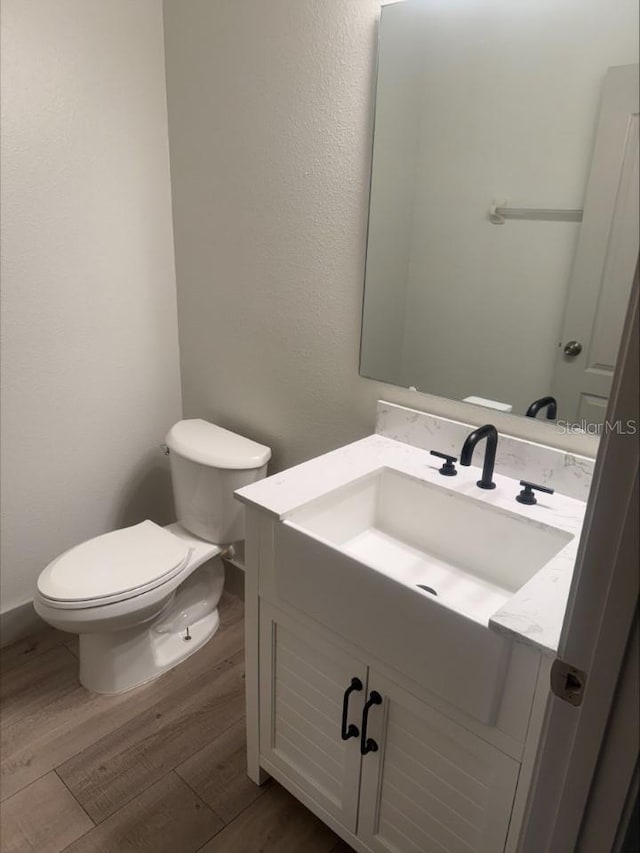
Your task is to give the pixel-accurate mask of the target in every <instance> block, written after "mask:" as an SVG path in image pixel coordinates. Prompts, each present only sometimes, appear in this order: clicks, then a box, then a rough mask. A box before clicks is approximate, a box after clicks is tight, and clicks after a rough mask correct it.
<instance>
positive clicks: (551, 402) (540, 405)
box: [525, 397, 558, 421]
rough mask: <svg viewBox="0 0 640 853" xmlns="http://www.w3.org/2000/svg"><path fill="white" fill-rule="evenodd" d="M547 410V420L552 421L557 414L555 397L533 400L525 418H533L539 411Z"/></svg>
mask: <svg viewBox="0 0 640 853" xmlns="http://www.w3.org/2000/svg"><path fill="white" fill-rule="evenodd" d="M544 408H546V409H547V420H549V421H554V420H555V419H556V414H557V413H558V401H557V400H556V398H555V397H540V399H539V400H534V401H533V403H532V404H531V405H530V406H529V408H528V409H527V411H526V414H525V417H527V418H535V416H536V415H537V414H538V412H539V411H540V409H544Z"/></svg>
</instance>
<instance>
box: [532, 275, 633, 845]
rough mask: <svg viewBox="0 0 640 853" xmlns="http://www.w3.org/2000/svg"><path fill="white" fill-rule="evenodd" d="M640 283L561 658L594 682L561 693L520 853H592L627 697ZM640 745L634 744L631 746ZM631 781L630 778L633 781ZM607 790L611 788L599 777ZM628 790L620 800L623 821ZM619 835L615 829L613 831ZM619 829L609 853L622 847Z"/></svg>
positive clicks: (553, 703)
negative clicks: (568, 696) (591, 816)
mask: <svg viewBox="0 0 640 853" xmlns="http://www.w3.org/2000/svg"><path fill="white" fill-rule="evenodd" d="M639 290H640V284H639V281H638V274H637V272H636V277H635V281H634V284H633V288H632V294H631V300H630V305H629V312H628V315H627V320H626V324H625V329H624V331H623V335H622V342H621V346H620V355H619V358H618V365H617V367H616V373H615V376H614V382H613V387H612V391H611V399H610V402H609V407H608V410H607V418H608V420H609V421H610V422H611V423H612V424H614V425H615V426H614V429H613V430H611V431H607V432H605V434H604V436H603V438H602V440H601V443H600V451H599V454H598V459H597V462H596V468H595V471H594V479H593V485H592V487H591V495H590V497H589V504H588V507H587V513H586V516H585V524H584V531H583V535H582V541H581V543H580V549H579V552H578V558H577V562H576V568H575V571H574V575H573V580H572V584H571V593H570V596H569V604H568V607H567V614H566V617H565V621H564V625H563V630H562V635H561V638H560V645H559V649H558V657H559V659H561V660H562V661H564V662H566V663H567V664H569V665H571V666H572V667H575V668H576V669H577V670H581V671H583V672H584V673H585V674H586V675H585V677H584V678H582V677H581V678H580V679H579V680H581V681H583V682H584V690H583V694H582V702H581V704H579V705H573V704H570V703H567V702H566V701H564V700H563V699H561V698H559V697H556V696H552V697H551V699H550V702H549V707H548V708H547V720H546V725H545V727H544V729H543V735H542V740H541V745H540V749H539V753H538V756H537V767H536V771H535V774H534V781H533V788H532V792H531V797H530V802H529V806H528V810H527V814H526V816H525V826H524V830H523V833H522V836H521V839H520V845H519V847H518V850H519V852H520V853H567V851H569V850H571V851H575V852H576V853H581V852H582V851H586V850H591V849H593V848H592V847H590V844H589V839H588V838H587V837H581V826H582V823H583V821H584V820H585V816H586V815H587V814H588V812H587V803H588V799H589V795H590V792H591V788H592V782H593V780H594V778H595V774H596V772H604V770H606V769H607V768H606V767H605V766H603V763H602V762H601V761H600V758H601V755H600V750H601V744H602V743H603V739H604V736H605V733H606V731H607V726H608V725H609V720H610V714H611V709H612V705H613V701H614V696H615V699H616V702H620V701H622V700H623V698H624V697H623V696H622V695H621V694H620V693H619V692H618V693H617V694H616V686H617V685H618V679H619V675H620V673H621V671H622V666H623V661H624V659H625V652H626V649H627V648H628V644H629V642H630V638H631V632H632V626H633V620H634V615H635V613H636V610H637V606H638V592H639V586H640V583H639V581H640V578H639V576H638V561H639V553H638V549H639V545H638V517H639V513H640V508H639V506H638V504H639V483H638V477H639V470H640V447H639V444H638V423H639V418H640V411H639V410H640V401H639V399H638V387H640V377H639V372H640V370H639V365H640V361H639V351H640V346H639V328H638V327H639V323H640V319H639V318H640V314H639V308H638V299H639ZM629 748H632V744H630V745H629ZM624 770H625V768H624V767H623V766H618V767H615V768H613V778H612V779H611V781H610V783H609V788H610V792H609V793H610V794H612V793H613V789H614V788H615V787H620V786H619V782H620V781H621V780H620V779H619V777H620V775H621V774H622V773H623V772H624ZM629 781H630V780H629ZM599 784H600V785H601V786H602V785H603V784H604V785H606V784H607V783H606V780H604V779H602V778H600V779H599ZM624 797H625V794H624V786H622V790H621V793H620V794H619V796H618V798H617V799H618V808H619V810H620V813H621V814H622V809H623V805H624ZM613 827H614V830H615V823H614V824H613ZM617 840H618V839H615V838H614V833H613V832H612V834H611V837H610V838H609V840H608V842H603V841H602V839H601V840H600V848H599V849H600V850H602V851H604V850H607V851H609V850H614V849H618V848H617V847H615V843H617Z"/></svg>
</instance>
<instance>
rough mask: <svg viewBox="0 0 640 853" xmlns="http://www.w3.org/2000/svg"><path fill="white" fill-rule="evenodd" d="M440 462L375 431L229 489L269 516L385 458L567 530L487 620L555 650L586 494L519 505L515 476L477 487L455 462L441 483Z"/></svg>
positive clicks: (473, 475) (473, 470) (476, 473)
mask: <svg viewBox="0 0 640 853" xmlns="http://www.w3.org/2000/svg"><path fill="white" fill-rule="evenodd" d="M479 458H481V457H479ZM440 464H441V462H440V463H439V462H438V460H437V459H435V457H433V456H430V455H429V453H428V452H427V451H425V450H424V449H422V448H418V447H414V446H412V445H410V444H405V443H403V442H401V441H396V440H394V439H392V438H388V437H386V436H383V435H377V434H376V435H370V436H368V437H367V438H363V439H361V440H360V441H356V442H354V443H352V444H348V445H346V446H345V447H341V448H338V449H337V450H333V451H331V452H330V453H326V454H324V455H323V456H318V457H316V458H315V459H311V460H309V461H308V462H304V463H302V464H301V465H297V466H295V467H293V468H290V469H288V470H287V471H283V472H281V473H279V474H274V475H273V476H271V477H267V478H266V479H264V480H260V481H258V482H257V483H253V484H252V485H250V486H245V487H244V488H242V489H240V490H238V491H237V492H236V496H237V497H238V498H239V500H241V501H243V502H244V503H246V504H249V505H251V506H254V507H258V508H259V509H261V510H262V511H264V512H266V513H268V514H270V515H272V516H273V517H274V518H277V519H279V520H285V519H286V518H287V517H288V516H289V515H290V514H291V513H292V512H294V511H295V510H297V509H299V508H300V507H301V506H303V505H304V504H306V503H308V502H310V501H313V500H315V499H316V498H318V497H320V496H321V495H323V494H325V493H326V492H329V491H332V490H333V489H337V488H339V487H341V486H344V485H347V484H348V483H350V482H351V481H352V480H355V479H357V478H359V477H362V476H364V475H366V474H369V473H371V472H373V471H375V470H377V469H378V468H381V467H383V466H384V467H388V468H394V469H396V470H398V471H400V472H402V473H404V474H408V475H409V476H412V477H417V478H420V479H423V480H424V481H425V482H430V483H434V484H436V485H438V486H443V485H444V486H446V488H448V489H451V490H454V491H456V492H458V493H460V494H463V495H467V496H469V497H473V498H474V499H476V500H478V501H481V502H483V503H485V504H489V505H492V506H495V507H499V508H502V509H506V510H508V511H509V512H512V513H514V514H517V515H521V516H522V517H524V518H527V519H529V520H531V519H533V520H535V521H538V522H540V523H541V524H546V525H550V526H552V527H556V528H559V529H561V530H563V531H565V532H567V533H570V534H571V535H572V536H573V538H572V540H571V541H570V542H569V543H568V544H567V545H566V546H565V547H564V548H563V549H562V550H561V551H559V552H558V554H556V556H555V557H554V558H553V559H551V560H550V561H549V562H548V563H547V564H546V565H545V566H544V567H543V568H542V569H540V571H538V572H537V573H536V574H535V575H534V576H533V577H532V578H531V579H530V580H529V581H528V582H527V583H526V584H525V585H524V586H522V587H521V588H520V589H519V590H518V591H517V592H516V593H514V595H513V596H512V597H511V598H510V599H509V600H508V601H507V602H506V604H504V605H503V606H502V607H501V608H500V609H499V610H498V611H497V612H496V613H494V614H493V616H492V617H491V618H490V620H489V627H490V628H491V629H493V630H494V631H497V632H500V633H503V634H507V635H509V636H511V637H513V638H515V639H516V640H518V641H519V642H523V643H526V644H528V645H532V646H535V647H536V648H538V649H539V650H540V651H542V652H543V653H545V654H548V655H553V654H555V653H556V651H557V648H558V643H559V640H560V631H561V629H562V622H563V619H564V613H565V609H566V606H567V599H568V595H569V588H570V584H571V577H572V574H573V568H574V565H575V560H576V553H577V548H578V542H579V539H580V532H581V529H582V522H583V519H584V512H585V507H586V504H585V502H584V501H581V500H578V499H576V498H571V497H567V496H565V495H562V494H558V493H556V494H553V495H546V494H540V495H538V503H537V504H536V505H535V506H524V505H522V504H520V503H518V502H517V501H516V500H515V496H516V495H517V494H518V492H519V491H520V486H519V484H518V480H515V479H513V478H511V477H507V476H504V475H501V474H495V475H494V480H495V483H496V488H495V489H493V490H491V491H484V490H482V489H479V488H478V487H477V485H476V481H477V480H478V479H479V477H480V474H481V469H480V468H479V467H476V466H474V465H472V466H470V467H468V468H464V467H458V476H456V477H455V478H453V477H452V478H447V479H446V483H443V480H444V479H445V478H443V477H442V476H441V475H440V474H439V472H438V468H439V465H440Z"/></svg>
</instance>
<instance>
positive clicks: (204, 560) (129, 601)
mask: <svg viewBox="0 0 640 853" xmlns="http://www.w3.org/2000/svg"><path fill="white" fill-rule="evenodd" d="M166 444H167V447H168V449H169V461H170V467H171V481H172V486H173V496H174V501H175V507H176V515H177V519H178V520H177V521H176V522H175V523H173V524H169V525H168V526H167V527H160V526H159V525H157V524H155V523H154V522H153V521H149V520H147V521H143V522H141V523H140V524H135V525H133V526H132V527H125V528H122V529H120V530H114V531H112V532H110V533H105V534H103V535H102V536H96V537H95V538H93V539H89V540H88V541H87V542H83V543H82V544H80V545H76V546H75V547H73V548H71V549H70V550H68V551H66V552H65V553H64V554H62V555H61V556H59V557H57V558H56V559H55V560H53V561H52V562H51V563H49V565H48V566H47V567H46V568H45V569H44V570H43V571H42V572H41V574H40V577H39V578H38V582H37V588H36V592H35V596H34V602H33V604H34V607H35V609H36V612H37V613H38V614H39V616H41V618H42V619H44V621H45V622H48V623H49V625H52V626H53V627H54V628H58V629H59V630H61V631H68V632H71V633H75V634H79V657H80V682H81V683H82V684H83V685H84V686H85V687H86V688H87V689H89V690H92V691H95V692H96V693H121V692H123V691H125V690H130V689H131V688H133V687H137V686H138V685H140V684H144V683H145V682H147V681H151V680H152V679H154V678H157V677H158V676H159V675H161V674H162V673H163V672H166V671H167V670H169V669H172V668H173V667H174V666H176V665H177V664H179V663H180V662H181V661H183V660H184V659H185V658H187V657H188V656H189V655H191V654H193V652H195V651H197V649H199V648H201V647H202V646H203V645H204V644H205V643H206V642H207V641H208V640H209V639H211V637H213V635H214V634H215V633H216V631H217V629H218V626H219V624H220V617H219V614H218V602H219V601H220V596H221V595H222V589H223V586H224V566H223V563H222V560H221V555H223V554H225V553H228V549H229V546H230V545H231V544H232V543H234V542H238V541H239V540H241V539H242V538H243V536H244V515H243V507H242V505H241V504H240V503H239V502H238V501H236V500H235V499H234V496H233V493H234V491H235V490H236V489H239V488H241V487H242V486H246V485H248V484H249V483H253V482H255V481H256V480H260V479H261V478H263V477H264V476H265V474H266V470H267V462H268V460H269V459H270V457H271V450H270V449H269V448H268V447H265V446H264V445H262V444H257V443H256V442H254V441H251V440H250V439H248V438H244V437H243V436H240V435H236V434H235V433H233V432H229V430H226V429H222V427H219V426H215V425H214V424H211V423H209V422H208V421H204V420H201V419H199V418H196V419H192V420H183V421H179V422H178V423H177V424H175V425H174V426H173V427H172V428H171V429H170V430H169V433H168V435H167V438H166Z"/></svg>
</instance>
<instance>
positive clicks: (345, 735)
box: [341, 678, 362, 740]
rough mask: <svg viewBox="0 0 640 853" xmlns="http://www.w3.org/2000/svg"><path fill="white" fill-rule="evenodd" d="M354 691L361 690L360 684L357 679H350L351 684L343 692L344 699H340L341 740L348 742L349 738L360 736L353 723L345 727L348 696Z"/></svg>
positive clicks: (347, 713) (347, 712)
mask: <svg viewBox="0 0 640 853" xmlns="http://www.w3.org/2000/svg"><path fill="white" fill-rule="evenodd" d="M354 690H362V682H361V681H360V679H359V678H352V679H351V684H350V685H349V686H348V687H347V689H346V690H345V691H344V698H343V699H342V731H341V735H342V740H349V738H350V737H358V735H359V734H360V732H359V731H358V727H357V726H354V724H353V723H350V724H349V725H347V716H348V715H349V696H350V695H351V694H352V693H353V691H354Z"/></svg>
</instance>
